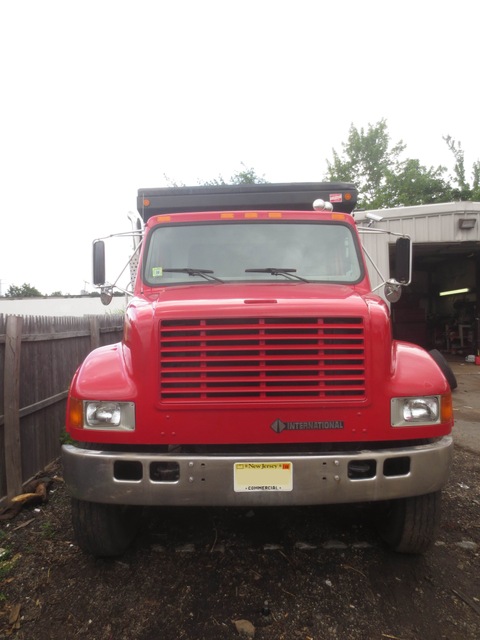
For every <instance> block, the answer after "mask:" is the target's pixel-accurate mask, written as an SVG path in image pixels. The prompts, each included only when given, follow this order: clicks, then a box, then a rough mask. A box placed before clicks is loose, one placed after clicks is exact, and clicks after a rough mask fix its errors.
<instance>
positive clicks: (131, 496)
mask: <svg viewBox="0 0 480 640" xmlns="http://www.w3.org/2000/svg"><path fill="white" fill-rule="evenodd" d="M452 453H453V440H452V438H451V437H450V436H445V437H443V438H441V439H439V440H438V441H436V442H434V443H433V444H429V445H422V446H413V447H404V448H395V449H382V450H364V451H361V452H345V451H342V452H341V453H340V452H339V453H335V452H334V453H328V454H320V455H318V454H312V455H305V454H302V455H298V454H297V455H270V456H269V455H249V456H247V455H239V456H231V455H229V456H225V455H185V454H182V455H175V454H173V453H172V454H148V453H140V454H138V453H136V454H135V453H124V452H122V453H118V452H111V451H103V450H98V451H96V450H91V449H81V448H79V447H74V446H72V445H64V446H63V447H62V462H63V469H64V478H65V482H66V484H67V487H68V489H69V491H70V493H71V495H72V496H74V497H76V498H78V499H81V500H87V501H90V502H102V503H117V504H135V505H146V506H155V505H158V506H160V505H169V506H174V505H176V506H182V505H185V506H187V505H191V506H197V505H203V506H277V505H315V504H339V503H348V502H369V501H376V500H390V499H394V498H402V497H407V496H414V495H423V494H427V493H431V492H434V491H438V490H439V489H441V488H442V486H443V485H444V484H445V483H446V481H447V479H448V475H449V471H450V465H451V459H452ZM286 461H288V462H291V463H292V467H293V483H292V485H293V486H292V489H291V490H289V491H245V492H238V491H235V488H234V464H235V463H239V462H240V463H241V462H266V463H270V462H286ZM158 468H162V469H163V468H165V469H167V473H168V469H170V468H174V469H175V470H176V471H175V478H174V480H173V481H169V480H167V481H165V480H158V479H157V478H156V477H155V474H154V473H153V472H152V469H158ZM362 469H367V475H370V476H371V477H362V472H360V474H359V473H358V470H362ZM369 469H370V471H369ZM152 476H153V477H152Z"/></svg>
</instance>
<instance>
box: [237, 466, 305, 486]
mask: <svg viewBox="0 0 480 640" xmlns="http://www.w3.org/2000/svg"><path fill="white" fill-rule="evenodd" d="M233 487H234V490H235V492H237V493H245V492H249V491H260V492H264V491H292V490H293V464H292V463H291V462H236V463H235V464H234V468H233Z"/></svg>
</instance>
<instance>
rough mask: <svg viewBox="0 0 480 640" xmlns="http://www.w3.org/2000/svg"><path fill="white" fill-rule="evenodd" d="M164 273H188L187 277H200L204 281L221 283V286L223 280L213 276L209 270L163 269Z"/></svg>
mask: <svg viewBox="0 0 480 640" xmlns="http://www.w3.org/2000/svg"><path fill="white" fill-rule="evenodd" d="M163 272H164V273H188V275H189V276H200V277H201V278H205V280H209V281H215V282H221V283H222V284H223V280H220V278H217V277H216V276H213V275H212V273H213V271H212V270H211V269H189V268H186V269H164V270H163Z"/></svg>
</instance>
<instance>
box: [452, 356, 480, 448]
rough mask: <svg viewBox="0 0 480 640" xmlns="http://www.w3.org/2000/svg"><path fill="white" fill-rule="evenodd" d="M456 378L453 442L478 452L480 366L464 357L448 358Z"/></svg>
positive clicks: (479, 440) (479, 437)
mask: <svg viewBox="0 0 480 640" xmlns="http://www.w3.org/2000/svg"><path fill="white" fill-rule="evenodd" d="M449 364H450V366H451V367H452V369H453V372H454V373H455V376H456V378H457V382H458V387H457V388H456V389H455V391H454V392H453V410H454V416H455V427H454V429H453V438H454V442H455V443H456V444H458V445H459V446H461V447H464V448H466V449H470V450H471V451H474V452H475V453H480V366H478V365H475V364H474V363H469V362H465V359H463V358H462V359H449Z"/></svg>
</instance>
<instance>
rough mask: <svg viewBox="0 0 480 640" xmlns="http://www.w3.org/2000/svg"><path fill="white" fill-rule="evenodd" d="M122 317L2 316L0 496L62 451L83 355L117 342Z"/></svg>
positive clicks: (11, 491)
mask: <svg viewBox="0 0 480 640" xmlns="http://www.w3.org/2000/svg"><path fill="white" fill-rule="evenodd" d="M122 331H123V316H121V315H117V316H111V315H104V316H84V317H79V318H73V317H63V318H50V317H35V316H28V317H25V316H24V317H22V316H13V315H10V316H4V315H2V314H0V500H1V499H2V498H4V497H5V496H8V497H12V496H14V495H16V494H18V493H21V490H22V484H23V483H24V482H26V481H27V480H29V479H30V478H31V477H33V476H34V475H35V474H36V473H38V471H40V470H41V469H43V468H44V467H45V466H46V465H48V464H49V463H50V462H52V460H54V459H55V458H56V457H58V455H59V453H60V440H61V435H62V433H63V431H64V428H65V410H66V398H67V393H68V387H69V384H70V381H71V379H72V376H73V374H74V373H75V370H76V369H77V367H78V365H79V364H80V363H81V362H82V360H83V359H84V358H85V356H86V355H87V354H88V353H89V352H90V351H91V350H92V349H95V348H96V347H98V346H102V345H106V344H111V343H114V342H118V341H119V340H120V339H121V336H122Z"/></svg>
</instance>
